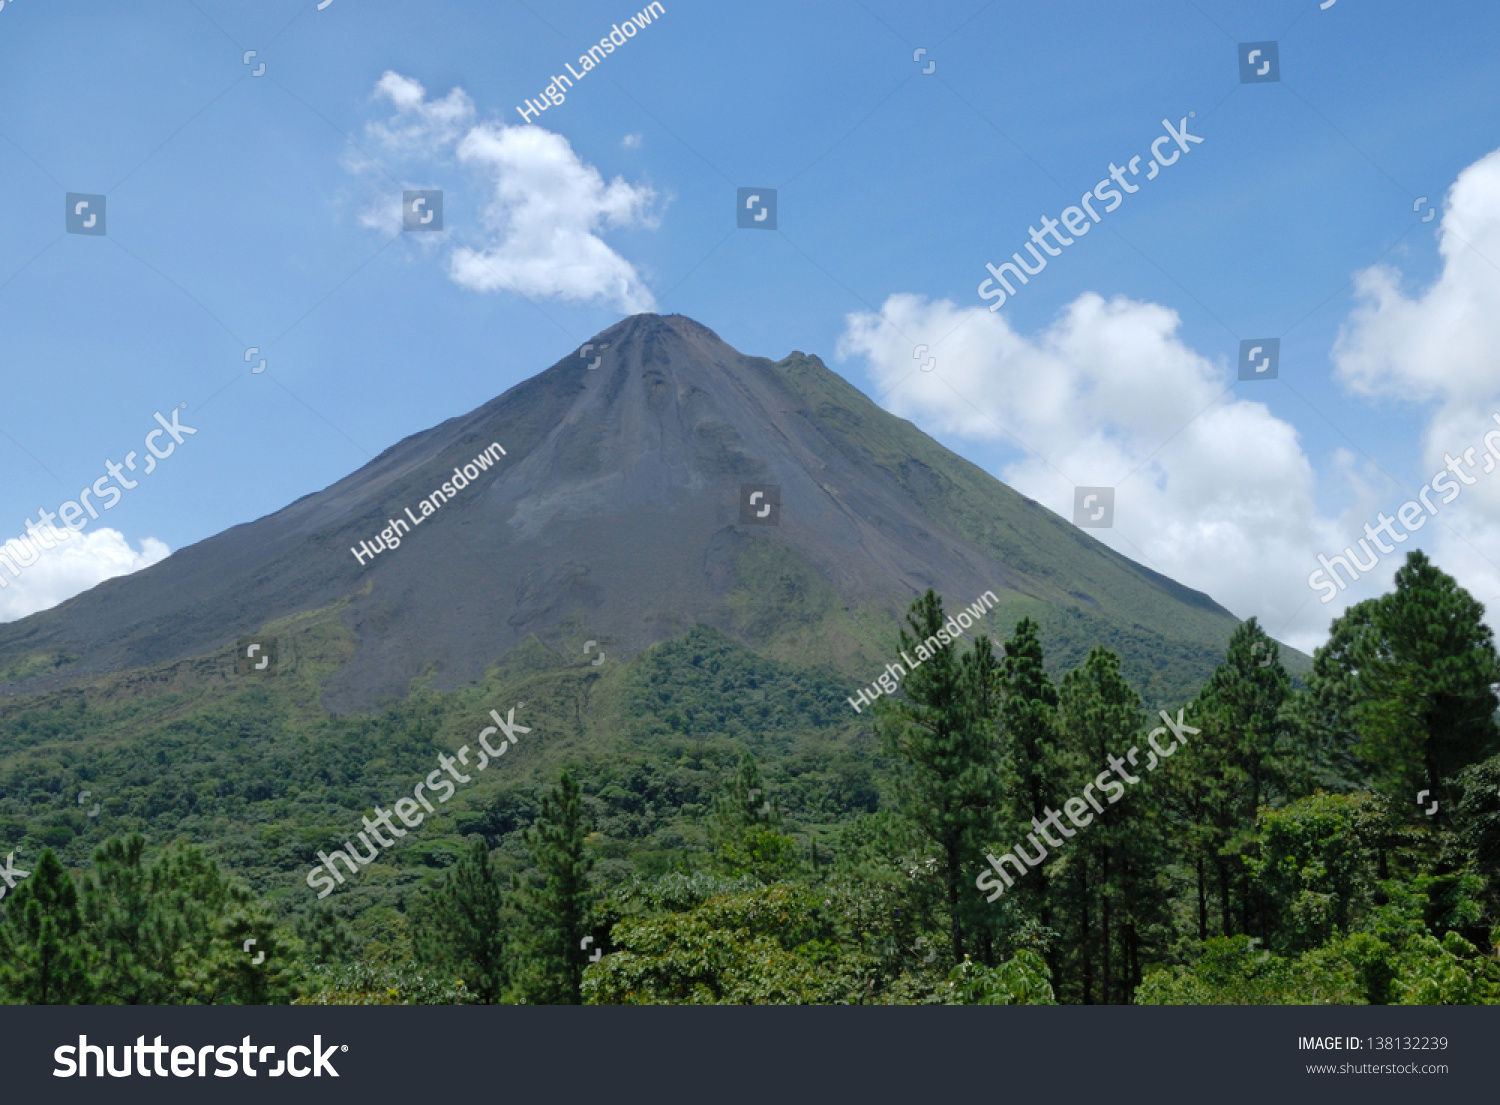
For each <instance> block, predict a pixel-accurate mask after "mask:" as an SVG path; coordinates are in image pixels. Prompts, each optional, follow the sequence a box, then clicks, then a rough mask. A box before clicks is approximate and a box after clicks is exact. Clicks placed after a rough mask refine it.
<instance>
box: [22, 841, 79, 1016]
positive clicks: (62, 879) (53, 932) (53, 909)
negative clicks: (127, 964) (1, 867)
mask: <svg viewBox="0 0 1500 1105" xmlns="http://www.w3.org/2000/svg"><path fill="white" fill-rule="evenodd" d="M4 911H5V914H4V918H3V920H0V995H3V996H4V998H5V1001H6V1002H7V1003H9V1004H13V1005H83V1004H86V1003H88V1002H89V1001H91V1000H92V999H93V985H92V983H91V981H90V979H89V976H88V970H87V955H86V949H85V946H84V942H83V921H82V918H81V917H80V916H79V912H78V890H77V888H76V887H74V885H73V878H72V876H71V875H69V874H68V872H67V871H65V870H63V865H62V864H61V863H59V862H58V859H57V856H56V855H55V854H53V852H52V850H51V849H50V848H49V849H48V850H47V851H45V852H43V853H42V856H41V859H39V860H38V861H37V865H36V870H35V871H33V872H32V873H31V875H30V877H29V878H27V879H25V880H24V881H23V882H21V883H20V884H19V885H18V886H17V887H16V888H15V889H14V890H12V891H11V892H10V894H9V896H8V898H7V899H6V901H5V905H4Z"/></svg>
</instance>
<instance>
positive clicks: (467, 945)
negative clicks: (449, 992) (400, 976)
mask: <svg viewBox="0 0 1500 1105" xmlns="http://www.w3.org/2000/svg"><path fill="white" fill-rule="evenodd" d="M503 899H504V896H503V894H502V892H501V883H500V878H499V876H498V875H496V873H495V868H494V865H493V863H492V862H491V860H490V849H489V845H488V844H486V843H485V842H484V840H483V839H478V840H475V841H474V843H473V844H472V845H471V846H470V848H469V850H468V852H467V853H466V854H465V855H464V856H463V857H462V858H461V859H460V860H459V861H458V863H456V864H455V865H454V866H453V867H452V868H450V869H449V871H448V872H447V874H446V875H445V877H444V878H443V880H442V882H441V883H439V884H438V886H437V887H436V889H434V890H432V891H431V892H430V893H428V894H427V895H426V899H425V901H424V903H423V905H424V908H423V909H422V911H421V913H422V918H421V921H420V923H419V924H418V926H417V930H416V933H415V939H414V941H413V943H414V944H415V945H416V950H417V957H418V959H419V960H420V961H422V962H424V963H428V964H431V965H433V966H441V967H445V968H447V969H448V970H449V972H450V974H451V975H452V976H453V977H456V978H461V979H463V981H464V986H465V987H466V988H467V989H468V991H469V992H470V993H472V994H473V995H474V997H475V998H476V999H477V1000H478V1001H479V1003H480V1004H483V1005H494V1004H496V1003H498V1002H499V1001H500V998H501V996H502V994H503V993H504V992H505V987H506V985H507V983H508V982H509V978H510V967H509V958H508V956H507V954H506V938H505V926H504V922H503V920H502V917H501V913H502V910H503V908H504V900H503Z"/></svg>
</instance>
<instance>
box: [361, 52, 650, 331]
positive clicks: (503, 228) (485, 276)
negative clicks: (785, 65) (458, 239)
mask: <svg viewBox="0 0 1500 1105" xmlns="http://www.w3.org/2000/svg"><path fill="white" fill-rule="evenodd" d="M375 98H376V99H378V100H382V101H386V102H388V103H389V104H390V105H391V106H392V107H393V108H394V109H395V114H394V115H393V116H392V117H391V118H390V119H389V120H386V121H384V122H376V123H371V124H369V125H368V127H367V137H368V139H369V143H370V145H371V146H374V147H378V148H379V149H381V150H382V151H383V152H384V153H386V154H390V155H395V156H397V157H399V158H401V159H404V160H405V161H406V163H407V164H408V165H409V166H410V165H415V164H417V163H421V164H422V167H423V170H424V171H423V177H424V178H425V179H426V181H427V182H426V183H421V184H416V183H409V182H404V183H403V185H402V188H403V189H416V188H438V187H442V185H440V184H437V183H433V182H432V181H431V173H432V167H433V166H435V165H438V164H448V165H452V164H457V165H459V166H462V167H463V168H465V169H467V170H469V171H471V172H472V173H474V174H477V175H478V176H479V178H480V179H481V180H482V181H483V187H484V189H485V190H486V192H487V193H488V199H487V202H486V204H485V207H484V211H483V216H482V227H479V228H473V229H474V230H476V231H480V232H481V233H479V235H478V240H477V241H472V242H471V243H469V244H462V245H457V246H455V248H454V249H453V250H452V252H451V254H450V255H449V258H448V275H449V277H450V278H451V279H452V280H453V281H454V283H456V284H458V285H459V286H460V287H464V288H469V289H471V290H473V291H479V292H490V291H511V292H516V293H518V294H520V295H525V296H532V297H548V298H557V299H564V300H569V301H573V302H580V303H586V302H600V303H607V304H610V305H612V306H614V307H616V308H618V309H619V310H621V311H624V312H627V313H634V312H637V311H649V310H653V309H654V308H655V306H656V300H655V297H654V296H653V295H652V294H651V291H650V289H649V288H647V286H646V284H645V281H644V280H643V278H642V277H641V275H640V273H639V272H638V271H637V270H636V268H635V266H634V265H632V264H631V263H630V262H629V261H627V260H625V258H624V257H622V256H621V255H620V254H619V253H617V252H615V250H614V249H612V248H611V247H610V246H609V245H608V244H606V243H605V241H604V239H603V237H602V236H601V235H602V234H603V233H604V232H606V231H608V230H618V229H622V228H625V227H631V226H639V227H645V228H653V227H655V226H656V225H657V223H656V219H655V216H654V213H653V208H654V206H655V203H656V198H657V197H656V193H655V191H654V190H653V189H651V188H650V187H649V186H646V185H632V184H629V183H627V182H626V181H625V180H624V179H623V178H620V177H616V178H615V179H614V180H612V181H608V182H606V181H605V180H604V178H603V176H602V175H601V174H600V173H599V171H598V169H596V168H594V166H592V165H589V164H587V163H586V162H584V161H583V159H582V158H580V157H579V156H578V154H577V153H576V152H575V151H574V150H573V147H572V146H571V145H570V144H569V143H568V141H567V139H565V138H563V137H562V136H561V135H559V134H554V133H552V132H551V131H548V130H545V129H543V128H542V127H538V126H534V125H525V126H519V127H507V126H505V125H504V124H502V123H480V122H476V121H475V109H474V103H473V101H472V100H471V99H470V98H469V96H468V94H467V93H465V92H464V91H463V89H461V88H455V89H453V90H452V91H451V92H449V93H448V95H447V96H445V97H443V98H442V99H435V98H432V97H429V96H428V95H427V90H426V89H425V88H423V86H422V85H421V83H420V82H418V81H416V80H414V79H412V78H410V77H405V76H402V75H401V74H399V73H395V72H391V71H387V72H386V73H385V74H384V75H383V76H382V77H381V78H380V80H379V81H378V82H376V85H375ZM346 164H347V166H348V167H349V168H350V169H351V170H352V171H354V172H356V173H359V174H361V175H362V176H364V177H366V178H367V179H369V180H371V181H372V182H373V181H375V180H376V176H377V174H379V177H380V187H381V194H380V196H379V198H377V199H373V200H372V201H371V202H370V204H369V205H368V206H367V207H366V208H365V209H364V211H362V212H361V214H360V216H359V218H360V222H361V224H362V225H364V226H366V227H369V228H371V229H377V230H381V231H382V232H384V233H388V234H397V233H399V232H400V230H401V202H400V197H399V196H396V195H393V194H391V193H392V192H393V189H392V188H391V187H390V182H389V180H388V179H387V178H385V174H384V172H383V171H382V170H381V169H380V168H379V167H378V166H377V165H376V163H375V161H374V160H373V159H372V158H370V157H368V156H366V155H364V154H361V153H359V152H358V151H355V150H351V151H350V153H349V154H348V156H347V158H346ZM449 187H450V188H451V187H452V184H451V182H450V184H449ZM444 216H445V217H444V221H445V223H446V224H447V225H448V230H445V231H444V232H443V233H441V234H431V235H427V234H424V235H418V236H417V237H420V238H421V239H422V241H421V243H419V244H420V245H421V246H422V247H423V248H426V249H436V248H439V247H440V244H442V243H444V242H446V241H447V240H448V238H449V237H450V234H452V233H453V225H454V216H453V214H452V213H451V208H450V210H449V211H445V213H444ZM467 231H468V228H462V229H461V230H460V231H459V233H465V232H467Z"/></svg>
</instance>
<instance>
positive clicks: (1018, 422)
mask: <svg viewBox="0 0 1500 1105" xmlns="http://www.w3.org/2000/svg"><path fill="white" fill-rule="evenodd" d="M1178 328H1179V319H1178V316H1177V314H1176V312H1174V311H1172V310H1170V309H1168V308H1166V307H1162V306H1159V305H1156V304H1151V303H1140V302H1136V301H1133V300H1129V299H1125V298H1115V299H1112V300H1108V301H1106V300H1104V299H1103V298H1101V297H1100V296H1098V295H1095V294H1093V293H1088V294H1085V295H1082V296H1079V297H1078V299H1077V300H1075V301H1074V302H1073V303H1072V304H1070V305H1069V306H1068V307H1067V308H1066V309H1065V310H1064V311H1063V313H1062V314H1061V315H1060V316H1059V317H1058V319H1057V320H1056V321H1055V322H1054V323H1053V324H1052V325H1051V326H1050V327H1049V328H1047V329H1046V330H1044V331H1043V332H1041V333H1039V334H1036V335H1033V336H1026V335H1022V334H1018V333H1017V332H1016V331H1014V330H1013V329H1011V327H1010V324H1009V323H1008V322H1007V320H1006V319H1005V317H1004V316H1003V315H1001V314H992V313H991V312H989V311H986V310H983V309H981V308H978V307H974V308H960V307H957V306H955V305H954V304H953V303H951V302H948V301H946V300H945V301H936V302H929V301H928V300H926V299H924V298H922V297H919V296H913V295H893V296H891V297H890V298H889V299H887V300H886V302H885V304H884V306H883V308H882V310H881V313H880V315H878V316H877V315H874V314H870V313H856V314H853V315H850V316H849V317H848V319H847V325H846V329H845V331H844V333H843V335H842V337H841V338H840V342H839V355H840V357H849V356H859V357H862V358H864V359H865V361H866V363H867V364H868V365H869V369H870V373H871V376H872V378H873V379H874V381H875V383H876V386H877V389H878V390H879V391H880V392H888V395H887V397H886V399H885V402H886V404H887V405H888V406H889V407H890V409H891V410H892V411H893V412H894V413H896V414H899V415H901V416H903V417H906V418H910V419H911V420H912V421H914V422H916V423H917V424H918V425H921V426H924V427H927V428H929V429H933V430H936V431H939V432H947V433H954V434H958V435H962V436H965V437H969V438H976V439H992V440H996V441H1001V442H1006V443H1008V444H1012V445H1015V446H1017V447H1019V449H1020V450H1022V456H1021V457H1020V458H1019V459H1017V460H1015V461H1014V462H1012V463H1010V464H1008V465H1006V467H1005V468H1004V470H1003V471H1002V472H1001V478H1003V479H1004V480H1005V481H1006V482H1007V483H1009V484H1010V485H1011V486H1012V487H1015V488H1016V489H1017V490H1019V491H1021V492H1022V493H1023V494H1025V495H1028V496H1030V497H1031V498H1034V499H1036V500H1037V501H1038V502H1040V503H1042V504H1044V505H1045V506H1047V507H1049V508H1051V509H1052V510H1054V511H1056V512H1057V513H1059V514H1061V515H1062V516H1063V517H1065V518H1069V519H1071V518H1072V516H1073V489H1074V487H1075V486H1079V485H1096V486H1104V487H1114V488H1115V489H1116V491H1115V516H1114V527H1113V528H1111V529H1096V530H1091V531H1090V533H1091V534H1092V535H1093V536H1095V537H1097V538H1099V539H1100V540H1101V541H1103V542H1104V543H1106V544H1108V545H1110V546H1111V547H1113V548H1115V549H1116V550H1118V551H1119V552H1121V553H1122V554H1124V555H1125V556H1128V557H1130V558H1131V559H1134V560H1137V561H1141V562H1144V563H1146V564H1147V565H1149V566H1151V567H1154V568H1156V569H1157V570H1158V571H1161V572H1163V573H1164V574H1166V575H1168V576H1171V577H1172V578H1174V579H1177V580H1179V581H1181V582H1182V583H1185V584H1187V585H1188V586H1190V587H1194V588H1197V589H1199V590H1202V591H1205V592H1207V593H1208V594H1209V595H1211V596H1213V598H1215V599H1216V600H1218V601H1219V602H1221V603H1223V604H1224V605H1225V606H1227V607H1228V608H1229V609H1230V610H1232V611H1233V612H1234V613H1235V614H1237V615H1239V616H1241V617H1248V616H1250V615H1252V614H1254V615H1258V616H1259V617H1260V618H1261V620H1262V622H1263V623H1264V624H1265V625H1266V628H1267V630H1268V631H1270V632H1271V633H1273V634H1276V635H1278V636H1280V637H1281V638H1282V639H1283V640H1287V641H1289V642H1291V643H1293V644H1296V645H1298V646H1299V647H1310V646H1311V645H1312V644H1315V643H1317V642H1318V641H1320V640H1321V639H1322V638H1323V637H1324V636H1325V635H1326V631H1327V624H1328V620H1329V617H1330V616H1331V614H1333V613H1336V612H1337V611H1336V609H1330V608H1329V607H1323V606H1320V604H1319V603H1318V601H1317V596H1316V594H1315V592H1313V591H1312V590H1311V589H1310V588H1309V587H1308V584H1307V576H1308V574H1309V572H1310V571H1311V569H1312V568H1314V567H1316V566H1317V564H1316V560H1315V559H1314V558H1315V556H1316V554H1317V553H1318V552H1320V551H1323V550H1324V549H1326V548H1328V547H1329V546H1331V545H1333V543H1334V541H1335V539H1340V546H1341V545H1342V539H1341V538H1340V535H1342V534H1343V533H1344V532H1345V525H1344V523H1343V522H1341V521H1338V520H1334V519H1328V518H1322V517H1320V516H1319V514H1318V511H1317V507H1316V504H1315V502H1314V487H1315V477H1314V473H1313V470H1312V466H1311V464H1310V463H1309V462H1308V460H1307V458H1306V456H1304V454H1303V452H1302V448H1301V444H1300V441H1299V439H1298V436H1297V432H1296V430H1295V429H1294V428H1293V427H1292V426H1290V425H1289V424H1287V423H1285V422H1282V421H1280V420H1279V419H1277V418H1274V417H1273V416H1272V415H1271V414H1270V412H1269V411H1268V410H1267V409H1266V407H1265V406H1264V405H1263V404H1261V403H1256V402H1251V401H1247V400H1244V399H1238V398H1235V397H1234V395H1233V394H1232V393H1230V392H1228V389H1229V388H1230V386H1231V381H1232V375H1231V372H1230V370H1229V368H1228V367H1227V366H1225V365H1222V364H1215V363H1213V362H1211V361H1209V360H1208V359H1206V358H1204V357H1203V356H1201V355H1200V354H1198V353H1196V352H1194V351H1193V350H1192V349H1190V348H1188V347H1187V346H1186V345H1184V344H1183V342H1182V341H1181V339H1180V338H1179V337H1178V335H1177V331H1178ZM922 344H925V345H927V346H928V347H929V348H928V350H927V352H926V353H925V354H924V356H923V357H922V358H921V360H920V361H919V360H917V359H914V357H913V349H914V346H916V345H922ZM932 356H935V357H936V358H937V363H936V365H935V366H934V368H933V370H932V371H930V372H923V371H921V370H920V368H919V365H920V363H923V362H925V361H926V358H927V357H932ZM1309 600H1311V601H1309ZM1332 605H1336V606H1338V607H1341V606H1342V603H1338V604H1332Z"/></svg>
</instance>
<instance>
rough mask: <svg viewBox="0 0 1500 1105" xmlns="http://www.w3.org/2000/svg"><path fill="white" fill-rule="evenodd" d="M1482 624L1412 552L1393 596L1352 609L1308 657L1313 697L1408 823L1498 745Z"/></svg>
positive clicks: (1496, 676) (1464, 599)
mask: <svg viewBox="0 0 1500 1105" xmlns="http://www.w3.org/2000/svg"><path fill="white" fill-rule="evenodd" d="M1483 619H1484V605H1483V604H1482V603H1479V602H1477V601H1475V599H1474V598H1473V596H1471V595H1470V594H1469V593H1468V592H1467V591H1465V590H1464V589H1463V588H1462V587H1460V586H1459V585H1458V584H1457V582H1456V581H1455V580H1454V579H1453V577H1452V576H1449V575H1447V574H1445V573H1444V572H1442V571H1440V570H1439V569H1438V568H1437V567H1435V566H1434V565H1433V564H1432V563H1431V562H1430V561H1429V560H1428V559H1427V557H1426V556H1425V555H1424V554H1423V553H1422V552H1420V551H1414V552H1412V553H1409V554H1408V555H1407V558H1406V563H1405V564H1404V565H1403V566H1402V567H1401V569H1400V570H1399V571H1397V573H1396V586H1395V590H1394V591H1393V592H1391V593H1390V594H1386V595H1382V596H1381V597H1380V598H1377V599H1368V600H1366V601H1365V602H1361V603H1358V604H1357V605H1355V606H1352V607H1350V608H1349V610H1347V611H1346V612H1345V613H1344V615H1343V617H1341V618H1339V619H1338V620H1337V621H1335V622H1334V624H1333V628H1332V632H1331V634H1330V638H1329V641H1328V643H1327V644H1326V645H1325V646H1324V647H1323V648H1321V649H1319V650H1318V652H1317V655H1316V656H1315V657H1314V664H1313V674H1312V677H1311V678H1310V680H1309V684H1310V686H1311V688H1312V690H1313V691H1314V693H1315V694H1321V696H1322V698H1323V699H1324V700H1325V701H1327V702H1328V703H1329V710H1330V712H1331V713H1332V714H1333V715H1334V716H1335V717H1336V718H1337V723H1338V724H1339V725H1341V726H1342V727H1344V728H1346V729H1347V730H1348V731H1349V732H1350V733H1351V734H1352V735H1353V736H1354V738H1355V740H1356V741H1357V744H1356V749H1357V751H1358V753H1359V755H1360V758H1361V759H1362V760H1363V762H1364V763H1365V765H1366V766H1367V768H1368V770H1369V771H1370V772H1371V776H1372V782H1373V783H1374V786H1375V788H1376V789H1377V790H1380V791H1382V792H1383V793H1384V794H1386V795H1387V796H1388V797H1390V799H1391V801H1392V805H1393V807H1394V808H1395V809H1397V810H1405V811H1407V813H1408V816H1413V817H1414V816H1417V811H1416V805H1415V801H1416V795H1417V793H1418V791H1421V790H1426V791H1428V792H1429V794H1430V795H1432V796H1436V795H1437V794H1439V793H1440V791H1441V788H1442V787H1443V785H1444V782H1445V781H1446V780H1448V779H1449V778H1451V777H1452V776H1453V775H1455V774H1456V773H1457V772H1458V771H1459V770H1461V769H1462V768H1464V767H1466V766H1467V765H1469V764H1472V763H1477V762H1478V761H1480V760H1482V759H1484V758H1485V757H1486V756H1488V755H1491V754H1493V753H1494V752H1495V751H1496V748H1497V746H1500V730H1497V728H1496V724H1495V710H1496V707H1497V705H1500V703H1497V699H1496V696H1495V693H1494V691H1493V690H1492V689H1491V688H1492V687H1493V685H1494V684H1496V683H1497V682H1500V657H1497V656H1496V652H1495V645H1494V638H1493V635H1492V633H1491V632H1490V629H1489V627H1488V626H1486V625H1485V624H1484V620H1483Z"/></svg>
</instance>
